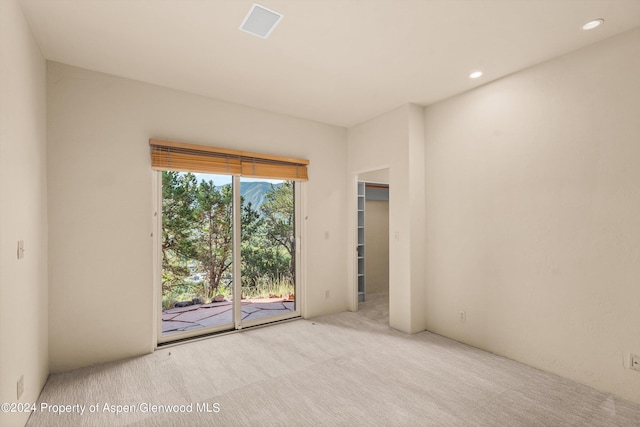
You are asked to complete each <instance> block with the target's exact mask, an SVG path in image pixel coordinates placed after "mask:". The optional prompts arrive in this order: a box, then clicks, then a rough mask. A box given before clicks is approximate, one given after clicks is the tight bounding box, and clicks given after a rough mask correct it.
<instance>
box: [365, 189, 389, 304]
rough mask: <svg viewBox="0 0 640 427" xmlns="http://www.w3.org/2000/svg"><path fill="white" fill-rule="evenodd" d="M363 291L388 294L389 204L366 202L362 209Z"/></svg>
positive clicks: (380, 201) (376, 201)
mask: <svg viewBox="0 0 640 427" xmlns="http://www.w3.org/2000/svg"><path fill="white" fill-rule="evenodd" d="M364 224H365V228H364V230H365V234H364V260H365V273H364V277H365V291H366V293H367V294H373V293H384V294H387V293H389V202H388V201H386V200H367V201H366V202H365V209H364Z"/></svg>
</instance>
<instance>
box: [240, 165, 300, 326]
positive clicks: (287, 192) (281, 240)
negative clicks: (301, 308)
mask: <svg viewBox="0 0 640 427" xmlns="http://www.w3.org/2000/svg"><path fill="white" fill-rule="evenodd" d="M294 189H295V183H294V182H293V181H285V180H273V179H262V178H244V177H241V178H240V197H241V203H242V207H241V211H242V213H241V242H242V243H241V245H242V249H241V260H242V262H241V277H242V279H241V283H242V307H241V311H242V313H241V323H242V326H244V327H246V326H251V325H255V324H259V323H266V322H271V321H274V320H279V319H282V318H287V317H292V315H295V312H296V262H295V261H296V248H295V243H296V239H295V236H296V232H295V231H296V229H295V211H296V209H295V192H294Z"/></svg>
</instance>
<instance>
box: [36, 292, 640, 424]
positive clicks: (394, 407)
mask: <svg viewBox="0 0 640 427" xmlns="http://www.w3.org/2000/svg"><path fill="white" fill-rule="evenodd" d="M55 405H69V406H66V407H65V406H55ZM37 406H38V410H37V411H35V412H34V413H32V415H31V417H30V419H29V421H28V423H27V425H28V426H31V427H36V426H65V427H66V426H125V425H126V426H211V425H220V426H403V425H404V426H492V427H499V426H554V427H555V426H558V427H562V426H603V427H604V426H607V427H609V426H621V427H622V426H630V427H631V426H640V405H639V404H636V403H632V402H629V401H625V400H622V399H619V398H617V397H615V396H613V395H611V394H607V393H603V392H600V391H597V390H594V389H592V388H590V387H587V386H585V385H582V384H579V383H576V382H573V381H570V380H567V379H564V378H561V377H558V376H556V375H552V374H549V373H546V372H543V371H540V370H537V369H534V368H531V367H528V366H525V365H523V364H520V363H517V362H514V361H511V360H508V359H505V358H502V357H499V356H496V355H493V354H490V353H487V352H484V351H481V350H478V349H476V348H473V347H469V346H467V345H464V344H461V343H458V342H456V341H452V340H450V339H447V338H444V337H442V336H439V335H435V334H432V333H429V332H423V333H419V334H415V335H405V334H403V333H400V332H398V331H395V330H393V329H391V328H389V326H388V310H387V299H386V297H385V296H384V295H375V296H372V297H370V298H369V300H368V301H367V302H366V303H364V304H361V309H360V311H358V312H357V313H350V312H345V313H339V314H334V315H329V316H323V317H319V318H316V319H312V320H296V321H292V322H287V323H281V324H275V325H273V326H269V327H266V328H259V329H252V330H246V331H244V332H242V333H235V334H229V335H224V336H219V337H215V338H212V339H207V340H202V341H196V342H191V343H187V344H183V345H179V346H174V347H169V348H163V349H160V350H158V351H156V352H155V353H153V354H150V355H146V356H142V357H137V358H133V359H128V360H123V361H119V362H113V363H108V364H103V365H97V366H92V367H89V368H83V369H78V370H74V371H70V372H65V373H59V374H53V375H51V376H50V377H49V380H48V381H47V384H46V385H45V387H44V390H43V391H42V394H41V395H40V398H39V401H38V403H37ZM61 410H64V411H69V412H64V413H60V411H61ZM80 411H84V412H82V413H80Z"/></svg>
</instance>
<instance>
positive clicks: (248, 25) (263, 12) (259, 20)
mask: <svg viewBox="0 0 640 427" xmlns="http://www.w3.org/2000/svg"><path fill="white" fill-rule="evenodd" d="M282 16H283V15H282V14H281V13H278V12H276V11H275V10H271V9H268V8H266V7H264V6H262V5H259V4H258V3H254V4H253V5H252V6H251V9H249V13H247V16H245V18H244V21H242V24H240V29H241V30H242V31H245V32H247V33H249V34H253V35H254V36H258V37H262V38H263V39H266V38H267V37H269V34H271V32H272V31H273V29H274V28H275V27H276V25H278V22H280V19H282Z"/></svg>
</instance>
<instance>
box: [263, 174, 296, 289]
mask: <svg viewBox="0 0 640 427" xmlns="http://www.w3.org/2000/svg"><path fill="white" fill-rule="evenodd" d="M265 199H266V200H265V202H264V204H263V205H262V206H261V207H260V210H261V211H262V215H263V218H264V229H265V235H266V238H267V239H268V240H269V241H270V242H271V243H272V244H273V245H274V246H276V247H277V246H279V247H281V248H283V249H284V250H285V251H286V256H287V260H288V265H289V275H290V277H291V280H292V282H293V283H295V276H296V264H295V259H296V257H295V223H294V218H295V215H294V190H293V181H284V182H283V183H282V184H281V185H280V186H274V185H272V186H271V189H270V190H269V192H268V193H267V194H266V195H265Z"/></svg>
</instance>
